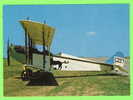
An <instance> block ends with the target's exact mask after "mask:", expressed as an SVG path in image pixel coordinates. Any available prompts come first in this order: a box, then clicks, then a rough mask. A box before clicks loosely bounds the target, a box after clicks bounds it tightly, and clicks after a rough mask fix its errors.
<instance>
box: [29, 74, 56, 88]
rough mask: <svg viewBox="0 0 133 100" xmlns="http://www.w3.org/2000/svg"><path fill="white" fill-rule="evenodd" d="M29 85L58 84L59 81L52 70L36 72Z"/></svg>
mask: <svg viewBox="0 0 133 100" xmlns="http://www.w3.org/2000/svg"><path fill="white" fill-rule="evenodd" d="M27 86H58V83H57V81H56V80H55V78H54V76H53V74H52V73H50V72H39V73H38V72H34V73H33V76H32V77H31V78H30V80H29V82H28V84H27Z"/></svg>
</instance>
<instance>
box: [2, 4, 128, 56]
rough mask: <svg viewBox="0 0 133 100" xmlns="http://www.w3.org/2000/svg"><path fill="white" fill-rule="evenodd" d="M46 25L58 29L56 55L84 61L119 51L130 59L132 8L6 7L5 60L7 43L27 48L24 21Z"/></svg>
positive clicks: (92, 6)
mask: <svg viewBox="0 0 133 100" xmlns="http://www.w3.org/2000/svg"><path fill="white" fill-rule="evenodd" d="M27 17H29V19H30V20H33V21H38V22H41V23H43V22H44V20H45V21H46V23H47V24H48V25H50V26H52V27H54V28H55V29H56V31H55V35H54V38H53V42H52V45H51V51H52V53H54V54H56V53H59V52H62V53H67V54H70V55H74V56H82V57H101V56H108V57H111V56H112V55H114V54H115V52H117V51H121V52H123V53H124V55H125V56H129V5H128V4H108V5H102V4H100V5H98V4H97V5H89V4H88V5H87V4H86V5H80V4H79V5H5V6H4V7H3V26H4V27H3V28H4V57H6V56H7V55H6V50H7V40H8V39H9V40H10V42H11V43H13V44H16V45H24V30H23V28H22V26H21V25H20V23H19V21H20V20H26V18H27Z"/></svg>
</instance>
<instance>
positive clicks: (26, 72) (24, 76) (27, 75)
mask: <svg viewBox="0 0 133 100" xmlns="http://www.w3.org/2000/svg"><path fill="white" fill-rule="evenodd" d="M31 76H32V70H31V69H26V70H23V71H22V73H21V79H22V80H23V81H27V80H29V79H30V77H31Z"/></svg>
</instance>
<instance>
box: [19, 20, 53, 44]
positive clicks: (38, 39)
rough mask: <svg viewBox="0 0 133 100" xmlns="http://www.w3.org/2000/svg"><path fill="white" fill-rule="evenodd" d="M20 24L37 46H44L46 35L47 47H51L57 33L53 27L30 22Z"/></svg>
mask: <svg viewBox="0 0 133 100" xmlns="http://www.w3.org/2000/svg"><path fill="white" fill-rule="evenodd" d="M20 23H21V24H22V26H23V28H24V29H25V31H26V33H27V34H28V35H29V37H30V38H31V39H32V41H33V42H34V43H35V44H39V45H43V33H44V40H45V42H44V43H45V46H50V45H51V43H52V40H53V36H54V32H55V29H54V28H53V27H51V26H48V25H47V24H42V23H38V22H33V21H28V20H22V21H20Z"/></svg>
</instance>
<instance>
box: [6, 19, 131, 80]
mask: <svg viewBox="0 0 133 100" xmlns="http://www.w3.org/2000/svg"><path fill="white" fill-rule="evenodd" d="M20 24H21V25H22V27H23V29H24V30H25V46H18V45H13V44H10V45H9V42H8V63H9V62H10V60H9V58H10V56H11V57H13V58H14V59H16V60H17V61H19V62H21V63H22V64H24V66H23V71H22V73H21V78H22V79H23V80H25V79H28V78H29V77H31V76H32V70H31V68H35V69H38V70H39V71H44V72H51V69H56V70H65V71H105V72H108V73H110V72H112V73H117V74H122V75H128V68H127V67H129V66H127V63H126V62H127V59H126V58H125V57H124V55H123V54H122V53H121V52H117V53H116V54H115V55H113V56H112V57H111V58H109V59H108V60H107V61H106V62H98V61H94V60H90V59H89V60H88V59H85V58H81V57H75V56H72V55H69V54H64V53H62V54H60V55H55V54H52V53H51V52H50V47H51V43H52V39H53V36H54V32H55V29H54V28H53V27H51V26H48V25H47V24H45V23H44V24H42V23H38V22H33V21H31V20H22V21H20ZM36 45H42V46H43V51H39V50H38V49H37V48H36Z"/></svg>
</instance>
